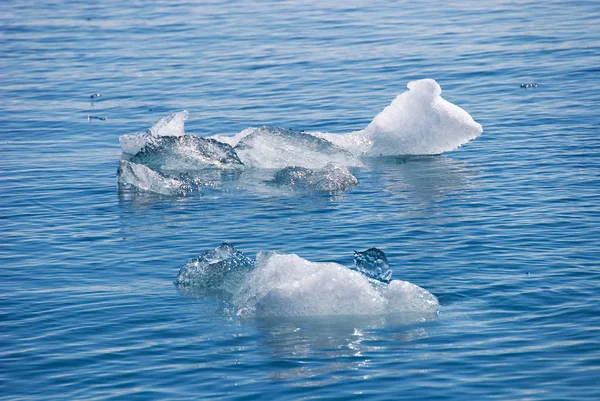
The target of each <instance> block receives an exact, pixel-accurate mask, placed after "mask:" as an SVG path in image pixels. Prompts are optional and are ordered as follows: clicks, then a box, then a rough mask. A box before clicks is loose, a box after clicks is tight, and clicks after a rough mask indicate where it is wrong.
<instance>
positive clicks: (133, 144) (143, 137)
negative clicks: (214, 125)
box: [119, 110, 189, 155]
mask: <svg viewBox="0 0 600 401" xmlns="http://www.w3.org/2000/svg"><path fill="white" fill-rule="evenodd" d="M188 115H189V114H188V112H187V111H186V110H183V111H180V112H177V113H173V114H171V115H168V116H166V117H163V118H161V119H160V120H158V121H156V122H155V123H154V124H152V127H150V129H148V130H147V131H146V132H140V133H137V134H128V135H122V136H121V137H120V138H119V142H120V144H121V150H122V151H123V153H127V154H130V155H135V154H136V153H138V152H139V151H140V150H142V148H143V147H144V146H146V145H147V144H148V143H151V142H152V141H153V140H154V139H155V138H157V137H160V136H183V135H185V127H184V124H185V120H187V119H188Z"/></svg>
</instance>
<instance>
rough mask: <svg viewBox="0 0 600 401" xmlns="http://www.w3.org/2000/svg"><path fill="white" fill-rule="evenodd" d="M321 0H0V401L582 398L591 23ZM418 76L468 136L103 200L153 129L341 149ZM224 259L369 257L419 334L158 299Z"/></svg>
mask: <svg viewBox="0 0 600 401" xmlns="http://www.w3.org/2000/svg"><path fill="white" fill-rule="evenodd" d="M339 3H340V4H338V2H333V1H303V2H300V1H277V2H276V1H273V2H267V1H252V2H233V1H229V2H212V3H211V2H202V4H198V3H196V2H189V3H186V2H178V3H177V4H173V3H171V2H166V1H164V2H141V1H136V2H117V1H112V0H108V1H103V2H94V3H90V4H84V3H82V2H76V1H56V2H53V1H47V2H46V1H32V2H20V1H12V0H8V1H3V2H2V3H0V191H1V196H0V219H1V224H0V238H1V241H0V245H1V247H0V258H1V264H0V285H1V287H0V288H1V291H0V322H1V329H0V399H2V400H5V399H6V400H9V399H10V400H14V399H27V400H32V399H39V400H52V399H56V400H63V399H141V400H147V399H209V398H216V399H240V400H241V399H252V400H257V399H312V398H319V399H334V398H344V399H350V398H359V397H360V398H364V399H377V400H389V399H415V398H419V399H444V400H464V399H467V398H472V399H503V400H517V399H520V400H550V399H555V400H559V399H560V400H582V399H590V400H591V399H598V398H600V386H599V384H598V382H599V379H600V343H599V341H598V337H599V335H600V295H598V288H599V283H600V281H599V280H600V266H599V265H600V262H599V260H600V251H599V249H600V209H599V206H600V179H599V173H600V160H599V156H598V150H599V147H600V139H599V127H600V117H599V112H598V110H599V106H600V94H599V93H600V79H599V77H600V74H599V72H600V67H599V65H600V29H599V27H600V5H599V4H598V2H595V1H587V2H586V1H574V2H567V3H563V2H559V1H533V2H532V1H529V2H509V1H488V2H483V1H479V2H463V1H432V2H417V3H415V2H408V1H403V2H398V3H395V2H389V1H378V0H375V1H370V2H368V4H367V5H365V4H364V3H363V2H354V1H346V2H343V4H342V2H339ZM425 77H429V78H434V79H436V80H437V81H438V82H439V83H440V85H441V86H442V88H443V90H444V92H443V96H444V97H445V98H446V99H447V100H449V101H451V102H453V103H455V104H458V105H459V106H461V107H463V108H464V109H466V110H467V111H468V112H470V113H471V114H472V116H473V117H474V118H475V120H477V121H478V122H480V123H481V124H482V125H483V127H484V130H485V131H484V134H483V135H482V136H481V137H480V138H478V139H477V140H475V141H473V142H471V143H469V144H467V145H466V146H464V147H463V148H461V149H459V150H457V151H454V152H451V153H448V154H446V155H443V156H439V157H409V158H391V159H385V160H378V161H374V162H372V163H371V164H369V165H368V166H367V167H366V168H364V169H361V170H359V171H357V172H356V175H357V177H358V179H359V180H360V183H361V184H360V186H359V187H357V188H355V189H353V190H351V191H349V192H347V193H345V194H342V195H335V196H329V195H315V194H303V193H291V194H290V193H284V192H282V191H274V190H269V189H264V190H258V189H257V188H256V187H251V188H245V187H244V184H243V183H242V184H240V188H239V189H237V190H228V191H221V192H219V191H217V192H211V193H207V194H206V195H205V196H201V197H189V198H183V199H169V198H163V197H158V196H152V195H143V194H136V193H134V192H127V191H126V192H119V191H118V189H117V185H116V178H115V172H116V168H117V163H118V159H119V156H120V151H119V147H118V137H119V135H121V134H124V133H131V132H136V131H139V130H143V129H145V128H147V127H148V126H149V125H150V124H151V123H152V122H153V121H155V120H156V119H158V118H160V117H162V116H163V115H165V114H168V113H170V112H172V111H177V110H181V109H187V110H189V111H190V115H191V118H190V121H188V124H187V131H188V132H189V133H194V134H198V135H209V134H210V135H212V134H234V133H236V132H238V131H240V130H241V129H243V128H246V127H249V126H259V125H265V124H268V125H277V126H282V127H287V128H294V129H306V130H321V131H329V132H349V131H352V130H357V129H361V128H363V127H364V126H366V125H367V124H368V122H369V121H370V120H371V118H372V117H373V116H374V115H375V114H376V113H377V112H379V111H380V110H381V109H383V107H385V106H386V105H387V104H388V103H389V102H390V101H391V100H392V99H393V98H394V96H396V95H397V94H398V93H400V92H402V91H403V90H404V88H405V85H406V83H407V82H408V81H409V80H412V79H417V78H425ZM528 82H536V83H537V84H538V85H539V86H538V87H537V88H535V89H521V88H520V84H521V83H528ZM96 92H98V93H101V94H102V97H101V98H99V99H98V100H97V101H94V102H91V101H90V98H89V96H90V95H91V94H92V93H96ZM88 115H94V116H103V117H107V120H106V121H99V120H92V121H90V122H88V120H87V116H88ZM224 240H228V241H232V242H233V243H234V244H235V245H236V246H237V247H238V248H240V249H241V250H242V251H244V252H246V253H247V254H250V255H253V254H254V253H255V252H257V251H258V250H260V249H270V250H279V251H283V252H293V253H297V254H299V255H300V256H302V257H304V258H307V259H310V260H313V261H335V262H339V263H343V264H346V265H350V264H351V263H352V250H354V249H366V248H368V247H371V246H377V247H380V248H382V249H383V250H384V251H385V252H386V253H387V255H388V259H389V260H390V263H391V265H392V268H393V269H394V277H395V278H401V279H404V280H408V281H411V282H413V283H415V284H418V285H420V286H422V287H424V288H426V289H428V290H430V291H431V292H433V293H434V294H435V295H437V296H438V297H439V299H440V302H441V304H442V309H441V313H440V317H439V319H437V320H434V321H430V322H420V323H414V322H413V323H407V322H404V321H402V320H401V319H396V318H389V317H388V318H382V317H372V318H356V317H354V318H352V317H348V318H335V319H334V318H326V319H317V318H313V319H271V320H260V319H240V318H237V317H235V316H232V315H231V314H230V313H229V312H228V311H227V304H224V303H223V302H222V301H221V300H219V299H216V298H215V297H200V298H194V297H188V296H185V295H184V294H182V293H180V292H178V290H177V289H176V288H175V287H174V286H173V285H172V282H173V280H174V278H175V275H176V273H177V271H178V269H179V268H180V267H181V266H182V265H183V264H184V263H185V261H186V260H188V259H190V258H192V257H195V256H197V255H198V254H199V253H201V252H203V251H204V250H207V249H209V248H213V247H215V246H217V245H218V244H220V242H221V241H224Z"/></svg>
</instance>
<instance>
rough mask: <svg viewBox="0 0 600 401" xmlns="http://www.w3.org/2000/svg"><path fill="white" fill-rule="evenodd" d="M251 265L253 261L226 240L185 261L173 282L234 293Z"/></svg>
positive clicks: (185, 285) (252, 265) (201, 288)
mask: <svg viewBox="0 0 600 401" xmlns="http://www.w3.org/2000/svg"><path fill="white" fill-rule="evenodd" d="M253 268H254V260H252V259H250V258H248V257H247V256H245V255H244V254H243V253H241V252H240V251H238V250H237V249H235V248H234V247H233V245H231V244H228V243H226V242H224V243H222V244H221V245H219V246H218V247H217V248H215V249H212V250H210V251H207V252H205V253H203V254H202V255H200V256H198V257H197V258H194V259H192V260H190V261H188V262H187V263H186V264H185V265H184V266H183V267H182V268H181V270H179V273H178V274H177V278H176V279H175V284H176V285H177V286H179V287H184V288H185V287H194V288H195V289H200V290H212V291H215V290H220V291H225V292H229V293H233V292H235V290H236V288H237V287H238V286H239V285H240V282H241V281H242V280H243V279H244V278H245V277H246V275H247V274H248V273H249V272H250V271H251V270H252V269H253Z"/></svg>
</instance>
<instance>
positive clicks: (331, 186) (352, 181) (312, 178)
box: [272, 163, 358, 192]
mask: <svg viewBox="0 0 600 401" xmlns="http://www.w3.org/2000/svg"><path fill="white" fill-rule="evenodd" d="M272 182H273V183H274V184H275V185H279V186H287V187H291V188H300V189H306V190H311V191H323V192H338V191H344V190H346V189H348V188H350V187H353V186H356V185H358V180H357V179H356V177H355V176H353V175H352V173H350V171H348V169H347V168H346V167H341V166H337V165H335V164H333V163H328V164H327V165H325V167H323V168H322V169H319V170H312V169H308V168H304V167H286V168H284V169H281V170H279V171H277V172H276V173H275V176H274V177H273V181H272Z"/></svg>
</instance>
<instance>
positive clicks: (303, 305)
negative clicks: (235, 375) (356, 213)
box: [175, 244, 439, 317]
mask: <svg viewBox="0 0 600 401" xmlns="http://www.w3.org/2000/svg"><path fill="white" fill-rule="evenodd" d="M369 251H371V252H370V253H374V252H372V250H368V251H366V252H369ZM379 252H381V251H379ZM381 255H383V258H385V255H384V254H383V252H381ZM381 255H377V257H378V258H381ZM175 283H176V284H177V285H178V286H179V287H180V288H182V289H183V290H184V291H190V290H191V289H196V290H215V289H217V290H221V291H224V292H225V293H227V294H229V302H230V303H231V305H232V306H233V310H234V311H235V313H236V314H238V315H242V316H261V317H269V316H329V315H349V316H350V315H387V314H396V313H411V314H424V315H428V314H435V313H436V312H437V311H438V309H439V303H438V301H437V298H436V297H435V296H434V295H433V294H431V293H430V292H428V291H426V290H425V289H423V288H421V287H419V286H416V285H414V284H411V283H409V282H406V281H400V280H391V281H389V283H384V282H382V281H376V280H373V279H372V278H371V277H370V276H367V275H365V274H363V273H361V272H359V271H356V270H351V269H349V268H347V267H345V266H343V265H340V264H337V263H327V262H320V263H317V262H310V261H308V260H306V259H303V258H301V257H300V256H298V255H295V254H282V253H278V252H265V251H261V252H259V253H258V254H257V257H256V260H255V261H253V260H251V259H249V258H247V257H246V256H244V255H243V254H241V253H240V252H239V251H237V250H235V249H234V248H233V247H232V246H231V245H228V244H223V245H221V246H220V247H218V248H216V249H214V250H212V251H209V252H207V253H205V254H203V255H201V256H200V257H199V258H197V259H193V260H191V261H189V262H188V263H186V265H185V266H184V267H183V268H182V269H181V270H180V272H179V274H178V276H177V280H176V281H175Z"/></svg>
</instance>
